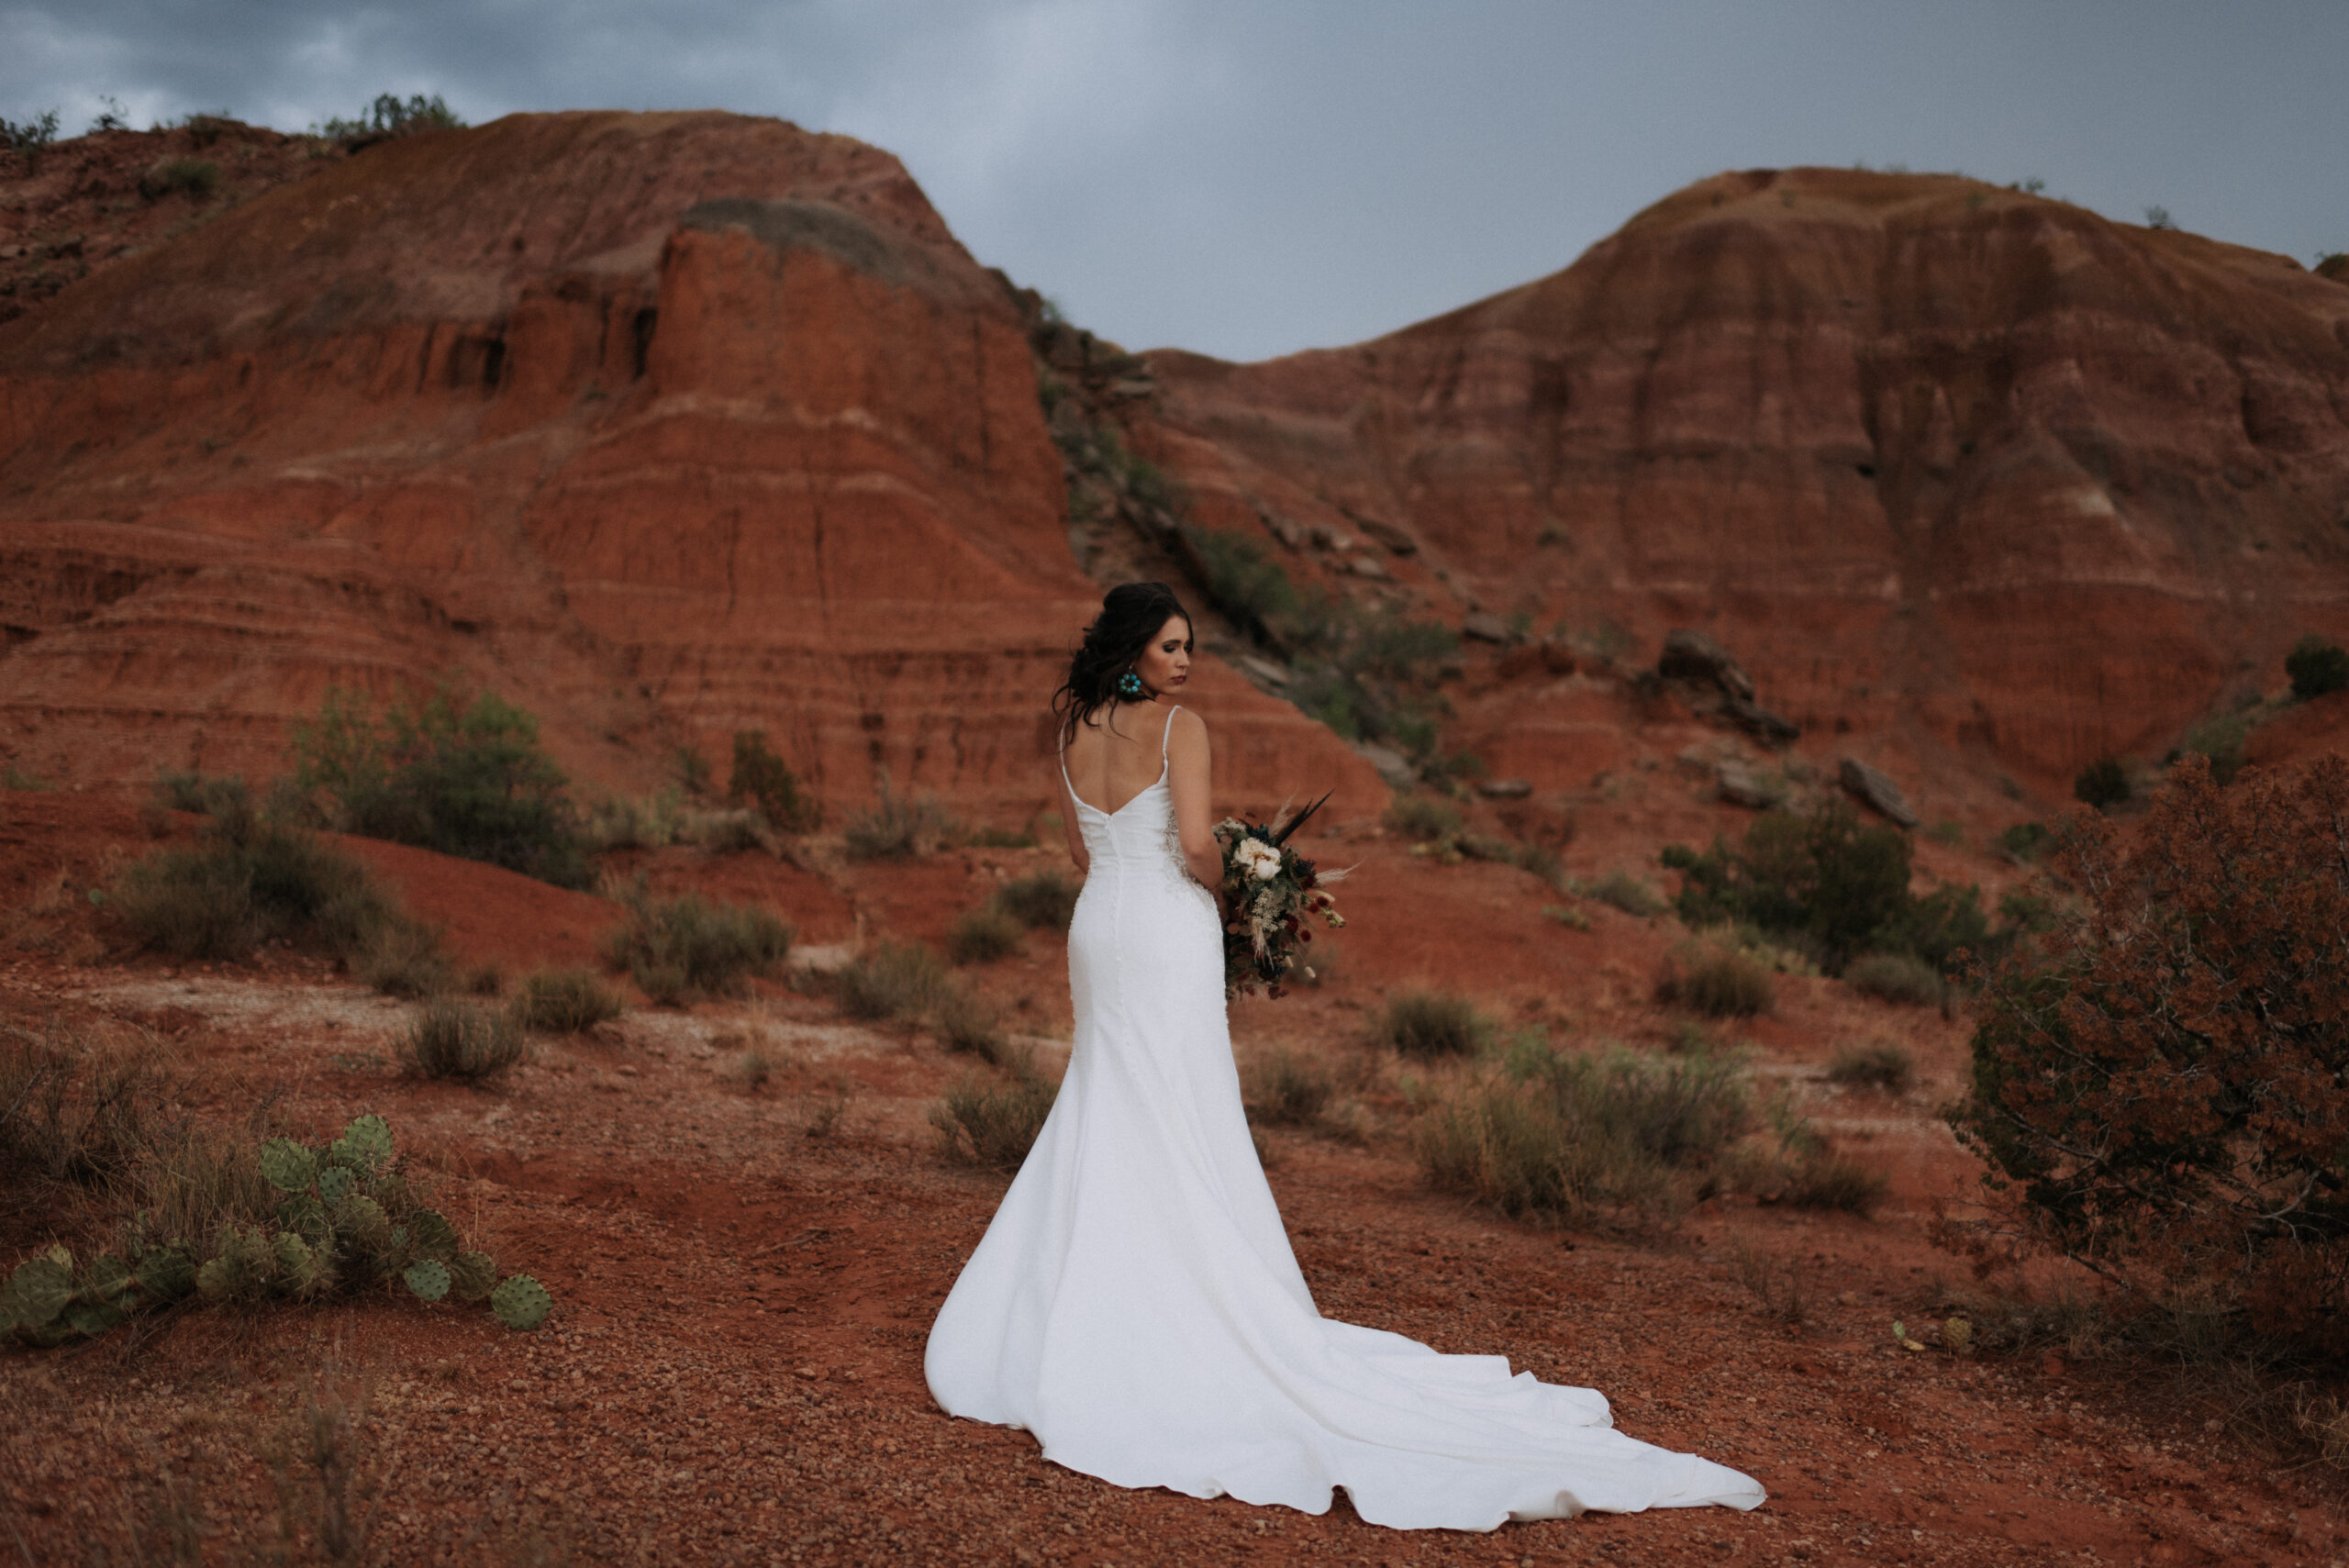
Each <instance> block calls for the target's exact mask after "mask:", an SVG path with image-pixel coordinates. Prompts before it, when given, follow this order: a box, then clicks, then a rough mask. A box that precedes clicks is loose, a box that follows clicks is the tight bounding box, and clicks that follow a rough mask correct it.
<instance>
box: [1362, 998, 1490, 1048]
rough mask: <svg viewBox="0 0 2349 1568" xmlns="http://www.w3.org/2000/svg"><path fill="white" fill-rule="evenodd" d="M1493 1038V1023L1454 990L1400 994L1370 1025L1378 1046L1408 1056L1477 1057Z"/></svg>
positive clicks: (1388, 1002)
mask: <svg viewBox="0 0 2349 1568" xmlns="http://www.w3.org/2000/svg"><path fill="white" fill-rule="evenodd" d="M1492 1037H1493V1023H1492V1020H1491V1019H1490V1018H1486V1016H1485V1015H1484V1014H1483V1013H1482V1012H1480V1011H1478V1010H1477V1007H1476V1005H1475V1003H1474V1002H1471V1001H1470V1000H1469V999H1468V998H1467V997H1465V996H1463V995H1459V994H1458V993H1456V992H1452V991H1437V990H1424V989H1412V990H1408V991H1398V992H1397V993H1396V994H1395V995H1392V996H1389V997H1388V998H1387V999H1386V1006H1385V1007H1384V1008H1382V1009H1381V1010H1380V1012H1379V1016H1378V1018H1377V1019H1376V1021H1375V1022H1374V1023H1373V1024H1372V1025H1371V1039H1372V1040H1374V1041H1375V1043H1376V1044H1379V1045H1382V1046H1385V1047H1386V1048H1387V1049H1388V1050H1390V1051H1400V1052H1401V1053H1402V1054H1403V1055H1405V1056H1417V1057H1441V1056H1474V1055H1475V1053H1476V1052H1477V1051H1482V1050H1483V1049H1484V1048H1485V1044H1486V1041H1487V1040H1491V1039H1492Z"/></svg>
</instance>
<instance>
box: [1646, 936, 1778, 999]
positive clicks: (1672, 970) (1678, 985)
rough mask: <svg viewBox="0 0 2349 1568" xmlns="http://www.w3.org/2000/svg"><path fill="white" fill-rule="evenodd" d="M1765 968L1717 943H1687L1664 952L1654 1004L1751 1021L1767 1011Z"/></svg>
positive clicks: (1769, 992) (1768, 994)
mask: <svg viewBox="0 0 2349 1568" xmlns="http://www.w3.org/2000/svg"><path fill="white" fill-rule="evenodd" d="M1772 992H1773V987H1772V984H1771V980H1770V971H1769V969H1768V968H1767V967H1766V966H1765V965H1764V964H1762V963H1761V962H1757V961H1756V960H1754V959H1753V958H1752V957H1750V956H1748V955H1747V954H1746V953H1744V952H1742V951H1739V950H1738V949H1736V948H1734V947H1731V946H1728V945H1725V944H1721V943H1713V942H1698V943H1691V944H1688V945H1687V946H1684V947H1682V948H1680V949H1677V950H1675V951H1673V952H1672V953H1670V954H1668V955H1667V956H1666V957H1665V959H1664V971H1663V973H1661V974H1660V975H1659V976H1658V977H1657V979H1656V987H1655V995H1656V1000H1657V1001H1659V1002H1661V1003H1663V1004H1664V1006H1668V1007H1686V1008H1687V1009H1688V1010H1689V1011H1690V1012H1692V1013H1701V1014H1703V1015H1704V1016H1705V1017H1706V1018H1753V1016H1754V1015H1755V1014H1757V1013H1766V1012H1768V1011H1769V1010H1770V1002H1771V996H1772Z"/></svg>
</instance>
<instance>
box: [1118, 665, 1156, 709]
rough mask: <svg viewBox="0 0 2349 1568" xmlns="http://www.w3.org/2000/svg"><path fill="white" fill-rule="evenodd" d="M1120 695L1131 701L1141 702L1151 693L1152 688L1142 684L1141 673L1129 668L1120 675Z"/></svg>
mask: <svg viewBox="0 0 2349 1568" xmlns="http://www.w3.org/2000/svg"><path fill="white" fill-rule="evenodd" d="M1118 695H1119V696H1121V697H1124V698H1126V699H1127V700H1128V701H1129V702H1140V701H1141V699H1142V698H1143V697H1146V696H1148V695H1150V690H1149V688H1148V687H1146V686H1144V685H1143V684H1141V676H1140V675H1137V674H1135V673H1133V672H1132V671H1131V670H1129V671H1127V672H1126V673H1124V674H1122V675H1120V676H1119V677H1118Z"/></svg>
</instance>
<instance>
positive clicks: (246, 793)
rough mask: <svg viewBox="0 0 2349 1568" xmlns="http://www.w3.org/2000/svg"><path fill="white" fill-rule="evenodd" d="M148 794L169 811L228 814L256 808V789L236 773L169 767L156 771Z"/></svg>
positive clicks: (203, 815) (198, 814) (213, 815)
mask: <svg viewBox="0 0 2349 1568" xmlns="http://www.w3.org/2000/svg"><path fill="white" fill-rule="evenodd" d="M148 798H149V799H150V800H151V801H152V802H153V803H154V804H155V805H157V806H161V807H162V808H163V809H165V810H167V811H189V812H194V813H195V815H196V816H198V817H226V816H229V815H232V814H235V813H239V812H242V813H247V814H250V812H251V811H252V810H253V808H254V807H253V795H252V790H251V788H250V786H248V785H247V784H246V783H245V781H244V780H243V779H241V778H239V777H238V776H237V775H236V774H234V773H197V772H194V771H192V770H190V771H183V770H181V769H177V768H165V769H164V770H163V771H162V772H161V773H157V774H156V775H155V784H154V787H153V788H152V789H151V790H150V791H149V792H148Z"/></svg>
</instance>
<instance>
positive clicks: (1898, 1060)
mask: <svg viewBox="0 0 2349 1568" xmlns="http://www.w3.org/2000/svg"><path fill="white" fill-rule="evenodd" d="M1916 1071H1917V1064H1916V1062H1915V1060H1914V1059H1913V1058H1911V1057H1910V1056H1909V1052H1908V1051H1907V1050H1905V1049H1904V1048H1902V1047H1900V1046H1898V1045H1895V1044H1893V1043H1892V1042H1891V1041H1890V1040H1878V1041H1876V1043H1875V1044H1873V1045H1856V1044H1844V1045H1839V1046H1837V1047H1836V1048H1835V1054H1834V1055H1833V1056H1831V1057H1830V1058H1829V1059H1828V1062H1827V1079H1828V1082H1829V1083H1831V1084H1842V1085H1843V1086H1844V1087H1845V1088H1847V1089H1882V1090H1884V1091H1885V1092H1887V1094H1894V1095H1898V1094H1902V1093H1905V1092H1906V1091H1907V1090H1908V1087H1909V1080H1910V1079H1911V1078H1912V1077H1914V1076H1915V1074H1916Z"/></svg>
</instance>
